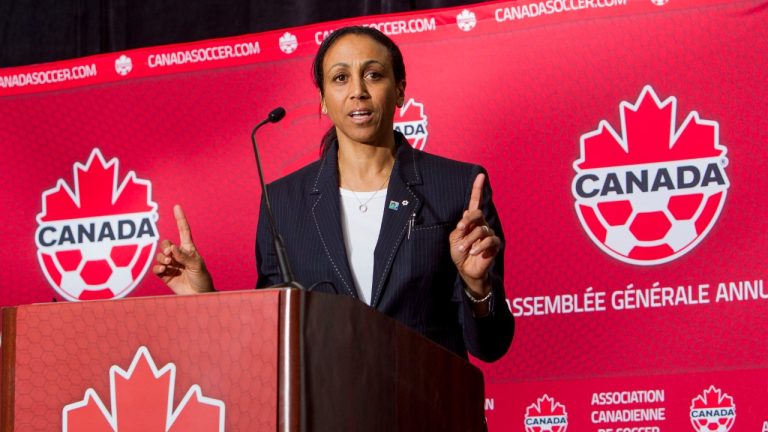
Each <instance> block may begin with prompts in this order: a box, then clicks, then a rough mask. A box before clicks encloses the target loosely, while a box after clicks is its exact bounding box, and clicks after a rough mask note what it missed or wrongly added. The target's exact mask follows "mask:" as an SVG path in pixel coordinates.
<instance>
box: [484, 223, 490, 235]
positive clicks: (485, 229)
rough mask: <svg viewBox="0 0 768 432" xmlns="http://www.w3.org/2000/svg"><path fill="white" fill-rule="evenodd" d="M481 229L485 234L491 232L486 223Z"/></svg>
mask: <svg viewBox="0 0 768 432" xmlns="http://www.w3.org/2000/svg"><path fill="white" fill-rule="evenodd" d="M483 231H485V233H486V234H490V233H491V229H490V228H488V225H483Z"/></svg>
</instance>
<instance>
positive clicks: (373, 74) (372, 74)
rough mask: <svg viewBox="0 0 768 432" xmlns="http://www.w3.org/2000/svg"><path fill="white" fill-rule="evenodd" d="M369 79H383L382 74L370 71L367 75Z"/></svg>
mask: <svg viewBox="0 0 768 432" xmlns="http://www.w3.org/2000/svg"><path fill="white" fill-rule="evenodd" d="M366 76H367V77H368V78H369V79H373V80H377V79H379V78H381V74H380V73H378V72H376V71H370V72H368V73H367V74H366Z"/></svg>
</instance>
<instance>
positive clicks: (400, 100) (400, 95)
mask: <svg viewBox="0 0 768 432" xmlns="http://www.w3.org/2000/svg"><path fill="white" fill-rule="evenodd" d="M396 100H397V102H396V104H397V107H398V108H402V107H403V104H404V103H405V80H402V81H400V82H399V83H398V84H397V99H396Z"/></svg>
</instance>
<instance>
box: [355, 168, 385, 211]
mask: <svg viewBox="0 0 768 432" xmlns="http://www.w3.org/2000/svg"><path fill="white" fill-rule="evenodd" d="M390 176H392V170H389V175H388V176H387V178H386V179H384V183H382V184H381V186H379V187H378V188H377V189H376V191H374V192H373V195H371V196H370V197H368V199H367V200H365V202H363V201H362V200H360V197H358V196H357V194H356V193H355V191H353V190H352V189H350V190H349V191H350V192H352V196H354V197H355V199H356V200H357V203H358V204H360V205H359V206H357V209H358V210H360V213H365V212H367V211H368V203H369V202H371V200H372V199H373V198H374V197H375V196H376V195H377V194H378V193H379V191H380V190H382V189H383V188H384V185H386V184H387V182H389V177H390Z"/></svg>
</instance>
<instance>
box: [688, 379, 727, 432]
mask: <svg viewBox="0 0 768 432" xmlns="http://www.w3.org/2000/svg"><path fill="white" fill-rule="evenodd" d="M735 422H736V404H734V403H733V398H732V397H731V396H729V395H728V394H726V393H724V392H723V391H722V390H720V389H719V388H716V387H715V386H714V385H711V386H709V388H708V389H706V390H704V393H702V394H700V395H698V396H696V397H695V398H694V399H693V400H692V401H691V424H692V425H693V429H694V430H695V431H696V432H728V431H730V430H731V428H732V427H733V424H734V423H735Z"/></svg>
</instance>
